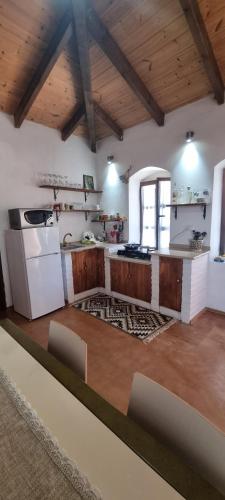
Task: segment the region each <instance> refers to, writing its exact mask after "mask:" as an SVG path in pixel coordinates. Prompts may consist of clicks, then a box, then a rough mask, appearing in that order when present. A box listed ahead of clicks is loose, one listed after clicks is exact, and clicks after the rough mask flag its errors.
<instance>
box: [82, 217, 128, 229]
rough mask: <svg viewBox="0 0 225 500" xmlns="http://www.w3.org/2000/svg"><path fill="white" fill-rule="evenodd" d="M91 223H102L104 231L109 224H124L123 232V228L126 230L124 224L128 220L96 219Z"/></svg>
mask: <svg viewBox="0 0 225 500" xmlns="http://www.w3.org/2000/svg"><path fill="white" fill-rule="evenodd" d="M91 222H100V223H101V224H103V227H104V231H105V225H106V223H108V222H117V224H122V230H123V228H124V222H127V220H120V219H107V220H95V219H94V220H92V221H91Z"/></svg>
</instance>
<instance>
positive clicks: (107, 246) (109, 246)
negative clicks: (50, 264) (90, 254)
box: [61, 241, 124, 254]
mask: <svg viewBox="0 0 225 500" xmlns="http://www.w3.org/2000/svg"><path fill="white" fill-rule="evenodd" d="M73 243H74V244H75V245H79V244H80V247H78V248H70V247H68V248H66V247H65V248H61V253H62V254H67V253H72V252H82V251H83V250H91V249H92V248H102V249H103V250H106V251H108V253H113V252H115V253H116V252H117V250H119V249H120V248H124V244H123V243H107V242H104V241H102V242H100V241H99V242H98V243H96V244H95V245H82V244H81V243H79V241H74V242H73Z"/></svg>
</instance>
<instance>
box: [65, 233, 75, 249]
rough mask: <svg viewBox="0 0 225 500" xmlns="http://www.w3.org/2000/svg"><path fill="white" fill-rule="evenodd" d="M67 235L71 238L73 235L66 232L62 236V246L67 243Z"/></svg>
mask: <svg viewBox="0 0 225 500" xmlns="http://www.w3.org/2000/svg"><path fill="white" fill-rule="evenodd" d="M67 236H71V238H72V236H73V235H72V234H71V233H66V234H65V235H64V236H63V247H66V245H67V241H66V237H67Z"/></svg>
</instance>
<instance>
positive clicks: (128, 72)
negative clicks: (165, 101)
mask: <svg viewBox="0 0 225 500" xmlns="http://www.w3.org/2000/svg"><path fill="white" fill-rule="evenodd" d="M86 5H87V26H88V30H89V31H90V33H91V35H92V37H93V38H94V39H95V41H96V42H97V43H98V45H99V46H100V48H101V49H102V51H103V52H104V53H105V54H106V55H107V57H108V58H109V59H110V61H111V63H112V64H113V65H114V66H115V67H116V69H117V71H118V72H119V73H120V75H121V76H122V77H123V78H124V79H125V80H126V82H127V83H128V85H129V86H130V87H131V88H132V90H133V92H134V93H135V94H136V95H137V97H138V98H139V99H140V101H141V102H142V104H143V105H144V107H145V108H146V109H147V110H148V112H149V113H150V114H151V115H152V116H153V118H154V119H155V121H156V122H157V123H158V125H164V113H163V111H162V110H161V108H160V107H159V105H158V104H157V102H156V101H155V99H154V97H153V96H152V95H151V93H150V92H149V90H148V89H147V87H146V86H145V84H144V83H143V82H142V80H141V79H140V78H139V76H138V74H137V73H136V71H135V70H134V69H133V67H132V66H131V64H130V63H129V61H128V59H127V58H126V56H125V55H124V53H123V52H122V50H121V49H120V47H119V46H118V44H117V42H116V41H115V40H114V39H113V37H112V36H111V34H110V32H109V31H108V29H107V28H106V26H105V25H104V23H103V22H102V21H101V19H100V18H99V17H98V14H97V12H96V11H95V10H94V8H93V6H92V4H91V2H90V1H89V0H86Z"/></svg>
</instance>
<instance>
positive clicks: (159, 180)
mask: <svg viewBox="0 0 225 500" xmlns="http://www.w3.org/2000/svg"><path fill="white" fill-rule="evenodd" d="M161 181H171V177H157V178H156V179H154V180H152V181H143V182H140V194H139V200H140V245H141V242H142V235H143V217H142V209H143V207H142V196H141V189H142V187H143V186H151V185H153V184H155V186H156V221H155V227H156V247H155V249H156V250H158V248H159V218H160V214H159V185H160V182H161ZM224 222H225V221H224Z"/></svg>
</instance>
